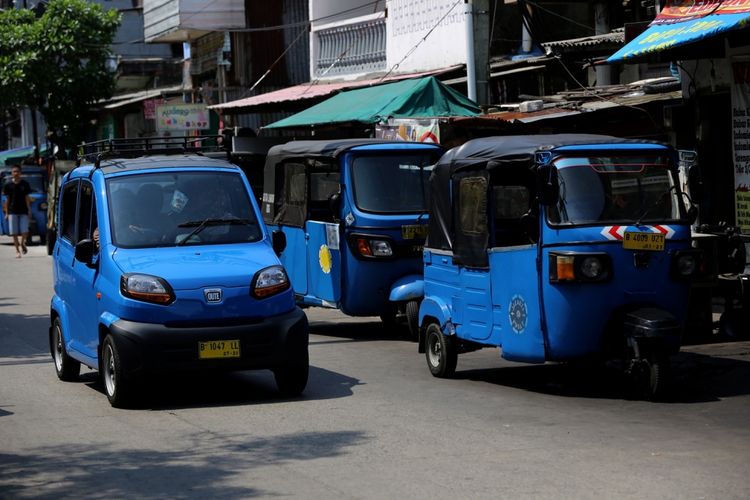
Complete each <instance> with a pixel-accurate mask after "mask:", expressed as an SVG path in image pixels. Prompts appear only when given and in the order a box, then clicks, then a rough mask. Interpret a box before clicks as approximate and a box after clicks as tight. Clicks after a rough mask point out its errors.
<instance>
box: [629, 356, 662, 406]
mask: <svg viewBox="0 0 750 500" xmlns="http://www.w3.org/2000/svg"><path fill="white" fill-rule="evenodd" d="M628 374H629V376H630V379H631V383H632V389H633V390H634V391H635V392H636V396H637V397H639V398H643V399H646V400H648V401H658V400H661V399H663V398H664V396H665V394H666V392H667V389H666V386H667V382H668V379H669V357H668V356H667V355H666V354H665V353H661V352H653V353H650V354H649V355H648V356H645V357H643V358H641V359H631V360H630V363H629V367H628Z"/></svg>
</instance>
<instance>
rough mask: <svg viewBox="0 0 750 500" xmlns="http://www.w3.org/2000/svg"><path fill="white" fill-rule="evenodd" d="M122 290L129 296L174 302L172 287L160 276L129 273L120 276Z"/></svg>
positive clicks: (164, 303)
mask: <svg viewBox="0 0 750 500" xmlns="http://www.w3.org/2000/svg"><path fill="white" fill-rule="evenodd" d="M120 292H121V293H122V294H123V295H124V296H125V297H128V298H131V299H135V300H141V301H143V302H151V303H153V304H161V305H168V304H171V303H172V302H174V299H175V296H174V292H173V291H172V287H170V286H169V284H168V283H167V282H166V281H165V280H163V279H162V278H159V277H158V276H151V275H150V274H138V273H127V274H123V275H122V277H120Z"/></svg>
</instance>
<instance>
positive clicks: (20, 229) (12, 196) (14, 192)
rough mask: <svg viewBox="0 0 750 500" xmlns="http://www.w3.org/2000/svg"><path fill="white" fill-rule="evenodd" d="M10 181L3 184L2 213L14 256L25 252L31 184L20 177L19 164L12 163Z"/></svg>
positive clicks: (29, 215)
mask: <svg viewBox="0 0 750 500" xmlns="http://www.w3.org/2000/svg"><path fill="white" fill-rule="evenodd" d="M10 173H11V181H10V182H6V183H5V186H3V195H5V204H4V205H3V213H4V214H5V218H6V219H7V220H8V229H9V233H10V235H11V236H13V245H14V246H15V247H16V258H17V259H20V258H21V254H22V253H24V254H25V253H26V251H27V250H26V240H27V239H28V238H29V217H31V197H30V196H29V194H30V193H31V186H29V183H28V182H26V181H25V180H23V179H21V166H20V165H13V167H12V168H11V170H10Z"/></svg>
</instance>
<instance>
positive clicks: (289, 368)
mask: <svg viewBox="0 0 750 500" xmlns="http://www.w3.org/2000/svg"><path fill="white" fill-rule="evenodd" d="M309 373H310V357H309V355H308V353H307V351H305V354H304V355H303V356H300V357H299V358H298V359H297V360H295V361H292V362H289V363H286V364H284V365H283V366H280V367H278V368H276V369H274V370H273V376H274V379H275V380H276V387H278V389H279V392H280V393H281V394H282V395H283V396H285V397H295V396H299V395H300V394H302V391H304V390H305V387H307V378H308V375H309Z"/></svg>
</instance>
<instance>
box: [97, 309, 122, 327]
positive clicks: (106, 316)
mask: <svg viewBox="0 0 750 500" xmlns="http://www.w3.org/2000/svg"><path fill="white" fill-rule="evenodd" d="M119 319H120V318H119V317H117V316H115V315H114V314H112V313H111V312H106V311H105V312H103V313H102V314H101V316H99V324H101V325H104V326H105V327H107V329H109V328H110V327H111V326H112V323H114V322H115V321H117V320H119Z"/></svg>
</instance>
